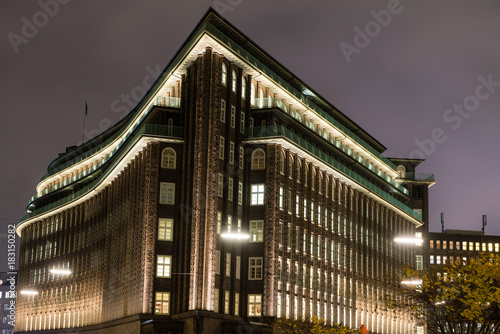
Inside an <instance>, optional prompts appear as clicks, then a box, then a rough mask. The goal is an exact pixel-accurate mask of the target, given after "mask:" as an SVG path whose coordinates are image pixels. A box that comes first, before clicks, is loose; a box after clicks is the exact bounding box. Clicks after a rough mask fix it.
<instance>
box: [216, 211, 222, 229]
mask: <svg viewBox="0 0 500 334" xmlns="http://www.w3.org/2000/svg"><path fill="white" fill-rule="evenodd" d="M221 230H222V212H220V211H217V234H220V233H221Z"/></svg>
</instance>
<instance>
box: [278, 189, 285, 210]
mask: <svg viewBox="0 0 500 334" xmlns="http://www.w3.org/2000/svg"><path fill="white" fill-rule="evenodd" d="M284 192H285V190H284V189H283V187H280V195H279V207H280V209H283V202H284V201H283V196H284Z"/></svg>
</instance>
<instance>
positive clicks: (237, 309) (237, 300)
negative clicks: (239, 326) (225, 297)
mask: <svg viewBox="0 0 500 334" xmlns="http://www.w3.org/2000/svg"><path fill="white" fill-rule="evenodd" d="M239 314H240V294H239V293H235V294H234V315H236V316H238V315H239Z"/></svg>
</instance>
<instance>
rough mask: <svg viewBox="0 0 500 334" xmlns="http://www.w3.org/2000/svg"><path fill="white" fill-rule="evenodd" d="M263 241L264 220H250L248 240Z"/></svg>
mask: <svg viewBox="0 0 500 334" xmlns="http://www.w3.org/2000/svg"><path fill="white" fill-rule="evenodd" d="M263 241H264V221H262V220H251V221H250V242H263Z"/></svg>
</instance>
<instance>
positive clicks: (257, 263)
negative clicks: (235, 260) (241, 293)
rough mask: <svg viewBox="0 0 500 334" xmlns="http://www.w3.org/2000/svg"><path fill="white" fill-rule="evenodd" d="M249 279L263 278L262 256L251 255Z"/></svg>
mask: <svg viewBox="0 0 500 334" xmlns="http://www.w3.org/2000/svg"><path fill="white" fill-rule="evenodd" d="M248 279H249V280H261V279H262V258H261V257H251V258H249V259H248Z"/></svg>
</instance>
